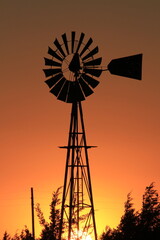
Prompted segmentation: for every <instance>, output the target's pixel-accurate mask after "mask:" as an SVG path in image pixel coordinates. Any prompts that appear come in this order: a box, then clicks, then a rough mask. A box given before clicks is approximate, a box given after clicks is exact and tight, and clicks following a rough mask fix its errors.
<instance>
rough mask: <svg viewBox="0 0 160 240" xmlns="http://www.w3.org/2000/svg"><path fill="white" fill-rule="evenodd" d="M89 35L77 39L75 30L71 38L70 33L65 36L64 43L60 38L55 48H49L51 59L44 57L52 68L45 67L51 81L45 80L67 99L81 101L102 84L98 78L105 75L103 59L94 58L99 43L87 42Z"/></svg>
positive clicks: (61, 98)
mask: <svg viewBox="0 0 160 240" xmlns="http://www.w3.org/2000/svg"><path fill="white" fill-rule="evenodd" d="M84 38H85V34H84V33H81V34H80V36H79V37H78V40H77V39H76V34H75V32H71V36H70V39H67V35H66V33H64V34H63V35H62V38H61V43H60V42H59V41H58V39H57V38H56V39H55V41H54V42H53V43H54V47H55V50H53V49H52V48H50V47H49V48H48V54H49V55H50V58H44V60H45V65H46V66H48V67H49V68H48V69H43V71H44V73H45V76H46V77H47V80H46V81H45V83H46V84H47V85H48V87H49V88H50V92H51V93H52V94H54V95H55V96H56V97H57V99H59V100H61V101H64V102H67V103H73V102H80V101H83V100H85V98H86V97H88V96H89V95H91V94H92V93H93V89H94V88H95V87H96V86H97V85H98V84H99V81H98V80H97V78H98V77H99V76H100V75H101V73H102V69H101V67H100V64H101V61H102V58H101V57H99V58H94V57H95V55H96V54H97V53H98V46H97V47H95V48H92V46H91V45H92V43H93V40H92V38H89V40H88V41H86V42H84Z"/></svg>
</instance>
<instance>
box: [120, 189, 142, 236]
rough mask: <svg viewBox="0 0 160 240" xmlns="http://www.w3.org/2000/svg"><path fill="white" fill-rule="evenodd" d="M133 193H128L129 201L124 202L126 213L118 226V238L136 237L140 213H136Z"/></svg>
mask: <svg viewBox="0 0 160 240" xmlns="http://www.w3.org/2000/svg"><path fill="white" fill-rule="evenodd" d="M132 200H133V198H132V197H131V193H128V195H127V201H126V202H125V204H124V215H123V216H122V217H121V221H120V224H119V226H118V229H117V230H118V239H122V240H125V239H127V240H131V239H134V238H135V234H136V227H137V221H138V215H137V213H135V209H134V208H133V203H132Z"/></svg>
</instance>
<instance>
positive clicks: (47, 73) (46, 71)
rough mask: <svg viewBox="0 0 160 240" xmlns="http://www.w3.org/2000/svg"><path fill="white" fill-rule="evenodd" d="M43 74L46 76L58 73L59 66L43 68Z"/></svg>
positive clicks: (59, 70)
mask: <svg viewBox="0 0 160 240" xmlns="http://www.w3.org/2000/svg"><path fill="white" fill-rule="evenodd" d="M43 71H44V73H45V76H46V77H50V76H52V75H54V74H57V73H60V72H61V68H50V69H43Z"/></svg>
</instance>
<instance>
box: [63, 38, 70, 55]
mask: <svg viewBox="0 0 160 240" xmlns="http://www.w3.org/2000/svg"><path fill="white" fill-rule="evenodd" d="M62 39H63V42H64V45H65V48H66V51H67V53H68V54H69V48H68V42H67V36H66V33H64V34H63V35H62Z"/></svg>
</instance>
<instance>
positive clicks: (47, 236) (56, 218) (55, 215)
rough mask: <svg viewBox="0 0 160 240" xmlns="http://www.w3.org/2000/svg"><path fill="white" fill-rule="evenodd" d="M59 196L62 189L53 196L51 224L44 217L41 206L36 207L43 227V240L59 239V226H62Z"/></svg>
mask: <svg viewBox="0 0 160 240" xmlns="http://www.w3.org/2000/svg"><path fill="white" fill-rule="evenodd" d="M59 194H60V188H58V189H57V191H55V192H53V195H52V201H51V204H50V217H49V219H50V222H47V221H46V220H45V218H44V216H43V212H42V211H41V208H40V205H39V204H37V206H36V211H37V216H38V218H39V223H40V224H41V226H42V228H43V229H42V232H41V235H40V236H41V237H40V239H41V240H56V239H58V237H59V224H60V216H61V214H60V209H59V207H58V206H59V204H60V203H61V202H60V199H59Z"/></svg>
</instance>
